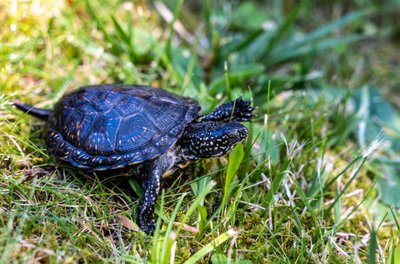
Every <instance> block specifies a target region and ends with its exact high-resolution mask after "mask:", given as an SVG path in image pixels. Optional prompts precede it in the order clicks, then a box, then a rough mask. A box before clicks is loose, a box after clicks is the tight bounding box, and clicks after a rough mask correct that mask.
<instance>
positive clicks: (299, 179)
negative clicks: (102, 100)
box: [0, 0, 400, 263]
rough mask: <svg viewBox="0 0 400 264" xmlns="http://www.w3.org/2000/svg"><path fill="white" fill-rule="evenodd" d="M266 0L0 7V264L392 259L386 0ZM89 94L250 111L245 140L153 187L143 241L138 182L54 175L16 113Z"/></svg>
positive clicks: (393, 80) (393, 153) (34, 125)
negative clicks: (167, 95)
mask: <svg viewBox="0 0 400 264" xmlns="http://www.w3.org/2000/svg"><path fill="white" fill-rule="evenodd" d="M278 2H279V1H271V3H268V4H262V3H261V2H260V1H259V4H258V6H257V4H256V3H255V2H254V3H253V2H249V1H247V2H246V3H244V4H238V3H235V4H233V3H231V1H218V3H214V1H210V0H204V1H199V3H197V2H195V1H165V2H163V3H164V4H162V3H161V2H159V1H156V2H154V3H153V4H151V3H150V2H147V1H134V4H129V3H128V2H122V1H117V0H114V1H102V0H96V1H89V0H87V1H65V2H62V1H39V0H38V1H9V2H4V3H3V2H2V3H0V22H1V24H2V25H4V26H3V27H2V28H1V29H0V37H1V40H2V41H0V65H1V66H0V122H1V125H0V142H1V145H0V197H1V199H0V202H1V207H0V263H30V262H34V261H40V262H44V263H105V262H106V263H107V262H108V263H118V262H126V263H173V262H174V261H175V262H176V263H197V262H200V263H210V262H211V263H272V262H278V263H295V262H298V263H321V262H328V263H343V262H345V263H348V262H350V263H351V262H355V263H359V262H368V263H376V262H378V263H383V262H385V261H386V260H387V261H388V262H389V263H397V262H398V261H399V259H400V253H399V252H400V247H399V232H400V231H399V230H400V229H399V224H398V223H399V211H398V209H397V208H396V206H397V207H400V205H399V203H398V199H397V197H398V196H396V195H397V193H398V188H399V186H400V180H399V179H398V174H397V172H398V171H399V161H398V154H399V153H400V146H399V144H398V142H399V141H398V139H400V132H399V131H400V121H399V120H400V118H398V116H399V115H398V108H399V106H400V103H399V102H400V94H399V93H398V91H396V89H397V87H398V84H399V83H400V78H399V76H400V74H398V73H400V67H398V66H397V65H399V64H398V63H397V62H400V55H399V53H398V51H397V50H396V48H395V46H394V45H393V44H392V43H393V42H392V41H391V38H395V37H396V32H398V29H399V28H398V26H397V24H396V23H395V21H396V19H397V17H398V14H397V13H395V11H393V10H394V9H393V6H392V5H395V4H396V3H395V1H388V2H387V3H386V4H379V3H378V4H376V3H375V4H374V1H372V0H371V1H369V0H365V1H354V2H353V1H350V3H348V4H347V5H346V6H345V5H344V4H342V3H337V4H336V5H333V6H332V7H326V6H318V5H317V4H316V5H314V4H313V2H312V1H301V3H300V4H298V5H294V4H293V5H291V3H292V1H287V3H286V4H285V5H280V4H279V3H278ZM167 17H170V20H169V21H170V23H167V22H165V20H164V19H165V18H167ZM182 26H183V27H184V28H183V29H182ZM392 47H393V48H392ZM360 51H362V54H361V52H360ZM396 63H397V64H396ZM388 65H392V66H390V67H389V66H388ZM381 76H382V77H381ZM100 83H137V84H146V85H152V86H157V87H163V88H165V89H168V90H169V91H172V92H174V93H177V94H180V95H184V96H190V97H193V98H195V99H197V100H198V101H199V102H200V104H201V105H202V107H203V112H204V113H206V112H209V111H211V110H212V109H213V108H214V107H216V106H217V105H219V104H221V103H223V102H226V101H228V100H231V99H232V98H236V97H238V96H241V95H243V97H244V98H246V99H253V104H254V105H255V106H256V107H257V108H258V109H257V118H256V119H255V120H254V122H252V123H250V124H249V125H248V126H249V131H250V135H249V139H248V142H247V144H245V145H244V146H238V147H236V148H235V149H234V150H233V152H232V153H231V154H230V155H227V156H226V157H222V158H220V159H210V160H205V161H202V162H199V163H196V164H192V165H191V166H189V167H188V168H187V169H185V170H183V171H180V172H178V173H176V174H175V175H174V176H172V177H171V178H169V179H166V180H165V181H164V182H163V185H162V194H161V195H160V198H159V201H158V204H157V209H156V217H157V228H156V232H155V234H154V236H147V235H146V234H144V233H143V232H141V231H140V230H139V229H138V226H137V225H136V224H135V221H136V219H135V215H136V212H137V209H138V204H139V198H138V197H140V196H141V189H140V187H139V185H137V184H136V183H135V181H133V180H132V179H118V178H115V179H103V178H98V177H96V176H95V175H87V176H82V175H79V174H78V173H77V172H76V171H74V170H73V169H71V168H68V167H65V166H62V165H59V164H57V163H56V162H55V161H54V159H53V158H52V157H51V156H49V154H48V153H47V151H46V149H45V147H44V141H43V136H44V131H45V129H44V128H45V124H44V123H43V122H41V121H39V120H36V119H34V118H31V117H29V116H27V115H24V114H22V113H20V112H18V111H17V110H15V109H14V108H13V107H12V105H11V104H10V102H11V101H12V100H21V101H24V102H27V103H31V104H34V105H36V106H38V107H47V108H51V107H52V105H53V104H54V103H55V102H56V101H57V100H58V99H60V98H61V97H62V96H63V95H64V94H65V93H67V92H69V91H72V90H74V89H76V88H78V87H79V86H81V85H85V84H100ZM358 87H363V88H361V89H358ZM374 87H375V88H374ZM389 102H390V103H389ZM382 128H384V130H383V131H382ZM396 175H397V177H396ZM392 183H394V184H392Z"/></svg>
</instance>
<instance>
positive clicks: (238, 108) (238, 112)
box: [232, 96, 255, 122]
mask: <svg viewBox="0 0 400 264" xmlns="http://www.w3.org/2000/svg"><path fill="white" fill-rule="evenodd" d="M251 103H252V101H244V100H243V99H242V97H241V96H240V97H239V98H238V99H236V100H235V102H234V111H233V116H232V117H233V118H232V119H233V120H235V121H240V122H247V121H251V119H252V118H254V114H253V111H254V110H255V108H254V107H252V106H251Z"/></svg>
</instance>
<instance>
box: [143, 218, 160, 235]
mask: <svg viewBox="0 0 400 264" xmlns="http://www.w3.org/2000/svg"><path fill="white" fill-rule="evenodd" d="M139 227H140V229H141V230H143V231H144V232H145V233H146V234H148V235H152V234H153V233H154V230H155V228H156V224H155V222H154V220H150V221H149V222H143V221H140V222H139Z"/></svg>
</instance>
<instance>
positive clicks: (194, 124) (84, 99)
mask: <svg viewBox="0 0 400 264" xmlns="http://www.w3.org/2000/svg"><path fill="white" fill-rule="evenodd" d="M13 104H14V105H15V107H17V108H18V109H20V110H22V111H24V112H25V113H28V114H30V115H32V116H34V117H37V118H40V119H43V120H46V121H47V129H46V130H45V131H46V132H45V133H46V136H45V145H46V148H47V150H48V151H49V152H50V153H51V154H52V155H53V156H54V157H55V158H56V159H57V160H59V161H61V162H63V163H66V164H68V165H71V166H72V167H75V168H77V169H78V170H83V171H85V172H91V173H97V172H103V173H105V174H106V175H113V173H114V172H115V171H121V170H122V171H125V172H126V174H127V175H129V176H131V177H133V178H135V179H139V180H141V181H142V189H143V199H142V201H141V203H140V206H139V210H138V216H137V223H138V226H139V227H140V229H142V230H143V231H144V232H146V233H148V234H151V233H152V232H153V231H154V228H155V222H154V218H153V214H154V208H155V204H156V200H157V197H158V194H159V190H160V181H161V179H162V178H163V177H166V176H168V175H171V174H172V173H174V172H175V171H176V170H178V169H180V168H183V167H185V166H186V165H188V164H189V163H191V162H195V161H198V160H201V159H205V158H211V157H219V156H222V155H224V154H225V153H227V152H229V151H230V150H232V149H233V147H234V146H235V145H236V144H238V143H242V142H244V141H245V140H246V138H247V135H248V129H247V128H246V126H245V125H243V124H242V123H241V122H248V121H251V120H252V118H253V117H254V115H253V111H254V108H253V107H252V106H251V101H245V100H243V99H242V97H239V98H237V99H236V100H234V101H231V102H228V103H225V104H222V105H220V106H219V107H217V108H216V109H215V110H214V111H213V112H212V113H210V114H208V115H200V114H199V113H200V110H201V108H200V105H199V103H198V102H197V101H196V100H194V99H191V98H188V97H182V96H179V95H176V94H174V93H171V92H168V91H166V90H164V89H161V88H154V87H149V86H143V85H128V84H103V85H87V86H83V87H80V88H79V89H77V90H75V91H73V92H72V93H69V94H67V95H65V96H63V97H62V98H61V99H60V100H59V101H58V102H57V103H56V104H55V105H54V108H53V110H48V109H41V108H36V107H33V106H31V105H28V104H24V103H21V102H18V101H16V102H14V103H13Z"/></svg>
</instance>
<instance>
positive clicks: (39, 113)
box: [12, 102, 51, 119]
mask: <svg viewBox="0 0 400 264" xmlns="http://www.w3.org/2000/svg"><path fill="white" fill-rule="evenodd" d="M12 104H13V105H15V107H16V108H18V109H19V110H22V111H23V112H25V113H27V114H30V115H32V116H34V117H37V118H40V119H48V118H49V116H50V114H51V111H50V110H47V109H41V108H37V107H33V106H31V105H28V104H24V103H20V102H13V103H12Z"/></svg>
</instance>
